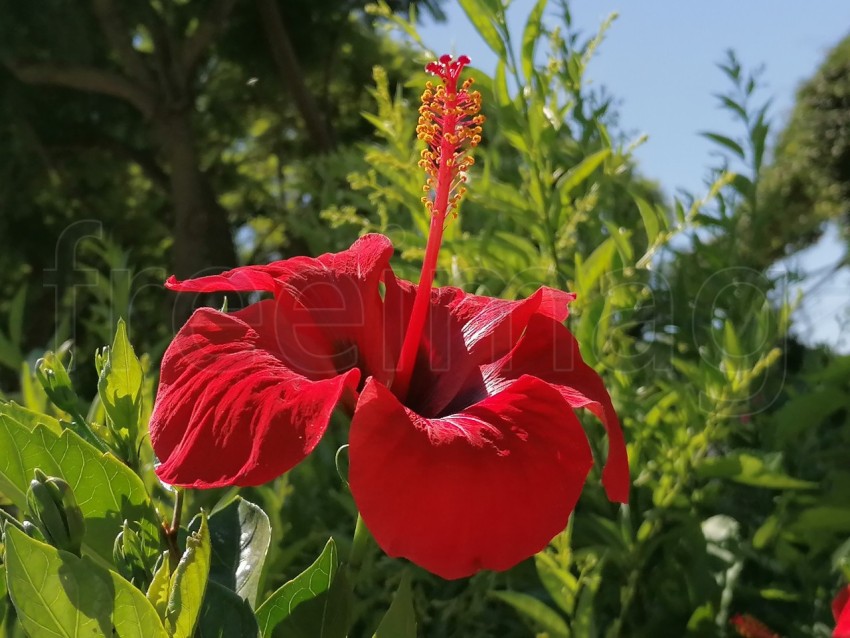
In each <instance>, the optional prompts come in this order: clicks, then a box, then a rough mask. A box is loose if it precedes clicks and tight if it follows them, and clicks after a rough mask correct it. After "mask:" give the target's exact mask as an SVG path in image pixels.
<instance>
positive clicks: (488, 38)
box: [460, 0, 507, 60]
mask: <svg viewBox="0 0 850 638" xmlns="http://www.w3.org/2000/svg"><path fill="white" fill-rule="evenodd" d="M460 6H461V8H462V9H463V11H464V13H466V17H467V18H469V21H470V22H471V23H472V25H473V26H474V27H475V30H476V31H478V34H479V35H480V36H481V38H482V39H483V40H484V42H486V43H487V46H488V47H490V48H491V49H492V50H493V51H494V52H495V53H496V54H497V55H498V56H499V59H502V60H503V59H506V58H507V49H506V48H505V43H504V41H503V40H502V36H500V35H499V31H498V29H496V24H497V22H498V20H497V17H496V14H495V13H494V12H493V10H492V8H491V7H489V6H487V4H486V3H485V2H482V0H460Z"/></svg>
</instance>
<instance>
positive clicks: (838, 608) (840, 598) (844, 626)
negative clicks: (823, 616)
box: [832, 585, 850, 638]
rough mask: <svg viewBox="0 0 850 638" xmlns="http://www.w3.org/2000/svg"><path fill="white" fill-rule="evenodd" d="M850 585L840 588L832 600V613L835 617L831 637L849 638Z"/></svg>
mask: <svg viewBox="0 0 850 638" xmlns="http://www.w3.org/2000/svg"><path fill="white" fill-rule="evenodd" d="M848 602H850V585H847V586H846V587H845V588H844V589H842V590H841V591H840V592H838V594H837V595H836V596H835V598H834V599H833V601H832V615H833V617H834V618H835V630H834V631H833V632H832V638H850V605H848V604H847V603H848Z"/></svg>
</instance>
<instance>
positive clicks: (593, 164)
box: [557, 148, 611, 198]
mask: <svg viewBox="0 0 850 638" xmlns="http://www.w3.org/2000/svg"><path fill="white" fill-rule="evenodd" d="M610 155H611V149H610V148H603V149H602V150H601V151H596V152H595V153H593V154H591V155H588V156H587V157H585V158H584V159H583V160H582V161H581V162H579V163H578V164H577V165H575V166H573V167H572V168H571V169H570V170H568V171H567V172H566V173H564V175H563V176H561V177H560V178H559V179H558V182H557V186H558V191H559V192H560V194H561V197H562V198H563V197H565V196H567V195H569V194H570V193H572V192H573V190H574V189H575V188H577V187H578V186H580V185H581V184H582V183H583V182H584V181H585V180H586V179H587V178H588V177H590V176H591V175H592V174H593V171H595V170H596V169H597V168H599V166H600V165H601V164H602V162H604V161H605V160H606V159H608V157H610Z"/></svg>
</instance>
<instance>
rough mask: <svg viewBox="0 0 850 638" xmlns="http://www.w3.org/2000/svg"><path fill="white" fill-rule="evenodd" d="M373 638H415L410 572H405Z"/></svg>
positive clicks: (414, 613)
mask: <svg viewBox="0 0 850 638" xmlns="http://www.w3.org/2000/svg"><path fill="white" fill-rule="evenodd" d="M374 638H416V610H414V609H413V594H412V592H411V590H410V572H405V574H404V576H402V578H401V584H400V585H399V586H398V590H396V593H395V596H393V602H392V604H391V605H390V608H389V609H388V610H387V613H386V614H385V615H384V617H383V618H382V619H381V624H380V625H378V629H377V630H375V635H374Z"/></svg>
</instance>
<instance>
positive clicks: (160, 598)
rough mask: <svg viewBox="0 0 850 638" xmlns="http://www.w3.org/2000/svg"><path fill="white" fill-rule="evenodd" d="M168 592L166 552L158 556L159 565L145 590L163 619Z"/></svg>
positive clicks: (168, 572) (168, 574) (168, 571)
mask: <svg viewBox="0 0 850 638" xmlns="http://www.w3.org/2000/svg"><path fill="white" fill-rule="evenodd" d="M170 594H171V562H170V561H169V560H168V553H164V554H162V556H160V560H159V567H158V568H157V569H156V571H154V573H153V579H152V580H151V584H150V586H149V587H148V592H147V599H148V600H149V601H150V603H151V605H153V608H154V609H155V610H156V613H157V614H159V617H160V618H161V619H162V620H165V612H166V610H167V609H168V597H169V595H170Z"/></svg>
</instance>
